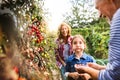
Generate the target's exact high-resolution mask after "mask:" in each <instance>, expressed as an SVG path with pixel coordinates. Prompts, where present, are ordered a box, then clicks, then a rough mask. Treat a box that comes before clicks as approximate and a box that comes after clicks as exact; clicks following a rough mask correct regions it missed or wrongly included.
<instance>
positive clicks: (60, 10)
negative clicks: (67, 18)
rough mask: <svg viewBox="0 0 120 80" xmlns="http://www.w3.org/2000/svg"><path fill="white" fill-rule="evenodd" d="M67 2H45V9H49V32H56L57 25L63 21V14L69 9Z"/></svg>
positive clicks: (65, 0)
mask: <svg viewBox="0 0 120 80" xmlns="http://www.w3.org/2000/svg"><path fill="white" fill-rule="evenodd" d="M68 1H69V0H46V1H45V8H48V9H49V13H50V15H51V16H50V20H49V21H48V27H49V30H50V31H56V30H57V28H58V25H59V24H60V23H61V22H62V21H63V16H62V15H63V14H65V13H66V12H67V11H69V9H70V4H69V2H68Z"/></svg>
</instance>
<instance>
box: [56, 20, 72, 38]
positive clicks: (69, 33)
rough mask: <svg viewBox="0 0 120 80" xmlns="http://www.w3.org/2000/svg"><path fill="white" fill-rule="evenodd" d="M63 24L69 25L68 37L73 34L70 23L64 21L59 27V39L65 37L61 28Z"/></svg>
mask: <svg viewBox="0 0 120 80" xmlns="http://www.w3.org/2000/svg"><path fill="white" fill-rule="evenodd" d="M62 26H67V28H68V35H67V37H69V36H71V27H70V25H68V24H67V23H65V22H62V23H61V24H60V25H59V27H58V38H59V39H61V38H63V35H62V34H61V28H62Z"/></svg>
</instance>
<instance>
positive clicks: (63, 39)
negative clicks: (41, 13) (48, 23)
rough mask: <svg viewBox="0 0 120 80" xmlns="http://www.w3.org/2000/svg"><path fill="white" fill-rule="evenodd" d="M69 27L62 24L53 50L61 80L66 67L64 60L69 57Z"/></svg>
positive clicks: (70, 37) (70, 38)
mask: <svg viewBox="0 0 120 80" xmlns="http://www.w3.org/2000/svg"><path fill="white" fill-rule="evenodd" d="M71 40H72V36H71V27H70V26H69V25H68V24H67V23H65V22H62V23H61V24H60V26H59V28H58V38H57V39H56V44H57V49H55V53H56V60H57V65H58V67H59V68H60V70H61V75H62V78H63V80H65V77H64V72H65V71H64V70H65V68H64V67H65V66H66V63H65V61H66V59H67V58H68V56H69V55H71V52H72V50H71Z"/></svg>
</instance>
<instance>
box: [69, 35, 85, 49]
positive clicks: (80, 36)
mask: <svg viewBox="0 0 120 80" xmlns="http://www.w3.org/2000/svg"><path fill="white" fill-rule="evenodd" d="M75 38H80V39H81V40H82V41H83V43H84V45H85V49H86V48H87V47H86V41H85V39H84V37H83V36H82V35H80V34H79V35H75V36H73V38H72V41H71V44H73V41H74V39H75Z"/></svg>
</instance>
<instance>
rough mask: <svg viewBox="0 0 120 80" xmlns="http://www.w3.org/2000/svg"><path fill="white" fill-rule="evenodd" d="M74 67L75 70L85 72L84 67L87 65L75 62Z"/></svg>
mask: <svg viewBox="0 0 120 80" xmlns="http://www.w3.org/2000/svg"><path fill="white" fill-rule="evenodd" d="M74 66H75V69H76V71H77V72H78V73H79V74H81V73H85V70H84V69H85V67H87V66H86V65H82V64H75V65H74Z"/></svg>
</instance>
